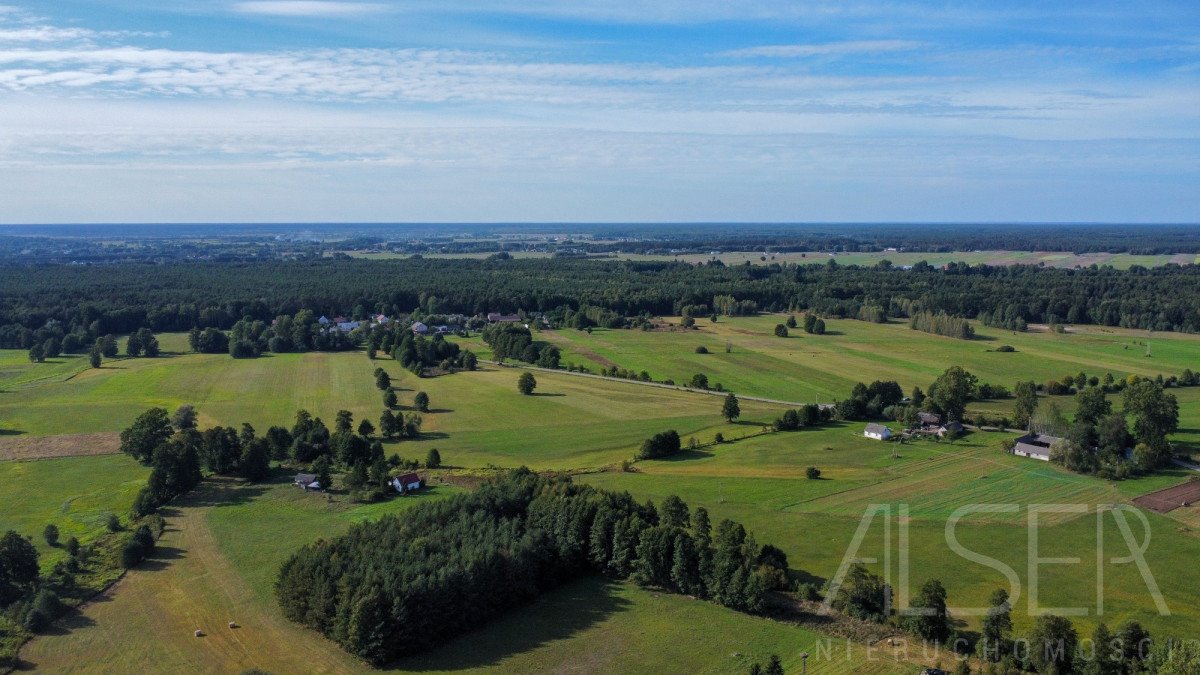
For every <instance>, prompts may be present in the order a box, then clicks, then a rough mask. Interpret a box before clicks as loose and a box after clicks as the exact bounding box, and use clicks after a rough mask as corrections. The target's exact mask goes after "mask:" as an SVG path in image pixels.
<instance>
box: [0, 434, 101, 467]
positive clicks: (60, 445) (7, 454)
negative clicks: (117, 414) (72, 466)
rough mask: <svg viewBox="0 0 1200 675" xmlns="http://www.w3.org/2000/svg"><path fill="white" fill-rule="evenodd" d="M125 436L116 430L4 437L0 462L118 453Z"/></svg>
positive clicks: (1, 437)
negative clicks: (122, 437) (122, 436)
mask: <svg viewBox="0 0 1200 675" xmlns="http://www.w3.org/2000/svg"><path fill="white" fill-rule="evenodd" d="M120 451H121V436H120V434H117V433H115V432H106V433H95V434H61V435H58V436H0V461H11V460H23V459H49V458H51V457H86V456H90V455H115V454H117V453H118V452H120Z"/></svg>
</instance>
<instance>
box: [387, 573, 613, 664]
mask: <svg viewBox="0 0 1200 675" xmlns="http://www.w3.org/2000/svg"><path fill="white" fill-rule="evenodd" d="M619 587H620V584H619V583H617V582H614V581H612V580H609V579H605V578H603V577H588V578H585V579H580V580H577V581H573V582H571V583H568V584H565V585H563V586H561V587H559V588H557V589H555V590H553V591H550V592H548V593H546V594H544V595H542V596H541V597H540V598H538V599H537V600H536V601H534V602H533V603H532V604H530V605H527V606H525V607H520V608H518V609H514V610H512V611H510V612H508V613H507V614H505V615H503V616H501V617H499V618H498V619H496V620H494V621H492V622H491V623H489V624H487V625H486V626H483V627H481V628H479V629H478V630H475V631H472V632H470V633H467V634H465V635H462V636H460V637H458V638H455V639H453V640H451V641H450V642H447V643H445V644H443V645H441V646H439V647H435V648H433V649H431V650H429V651H427V652H424V653H422V654H420V655H416V656H411V657H406V658H403V659H400V660H399V661H396V662H395V663H392V664H390V665H389V666H388V670H403V671H416V672H425V671H439V670H462V669H467V668H483V667H488V666H496V665H499V664H500V663H502V662H503V661H504V660H505V659H507V658H508V657H510V656H512V655H514V654H520V653H523V652H527V651H530V650H533V649H537V648H539V647H542V646H544V645H547V644H549V643H552V642H555V641H558V640H565V639H569V638H571V637H574V636H575V635H576V634H578V633H581V632H583V631H585V630H587V629H589V628H591V627H592V626H595V625H597V624H599V623H600V622H602V621H604V620H605V619H607V618H608V617H610V616H612V615H613V614H616V613H618V612H620V611H622V610H625V609H628V608H629V607H630V606H632V604H633V603H631V602H630V601H629V600H627V599H625V598H623V597H620V596H619V595H617V589H618V588H619Z"/></svg>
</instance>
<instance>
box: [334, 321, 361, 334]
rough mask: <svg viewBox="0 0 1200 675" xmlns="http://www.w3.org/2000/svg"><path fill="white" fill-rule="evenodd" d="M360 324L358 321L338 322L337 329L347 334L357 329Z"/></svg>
mask: <svg viewBox="0 0 1200 675" xmlns="http://www.w3.org/2000/svg"><path fill="white" fill-rule="evenodd" d="M360 324H361V322H359V321H339V322H338V325H337V327H338V330H340V331H342V332H343V333H349V332H350V331H352V330H354V329H355V328H358V327H359V325H360Z"/></svg>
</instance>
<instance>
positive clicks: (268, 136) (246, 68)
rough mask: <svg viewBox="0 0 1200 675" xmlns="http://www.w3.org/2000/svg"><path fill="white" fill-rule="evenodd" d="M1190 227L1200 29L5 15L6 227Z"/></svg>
mask: <svg viewBox="0 0 1200 675" xmlns="http://www.w3.org/2000/svg"><path fill="white" fill-rule="evenodd" d="M647 220H648V221H826V222H829V221H835V222H836V221H966V222H978V221H987V222H995V221H1039V222H1043V221H1075V222H1078V221H1105V222H1153V221H1171V222H1196V221H1200V3H1197V2H1195V1H1194V0H1191V1H1185V2H1154V1H1147V2H1139V3H1129V2H1104V1H1103V0H1101V1H1097V2H1070V1H1064V2H1044V1H1040V2H1021V1H1018V2H1004V3H953V2H889V1H867V2H859V1H857V0H845V1H840V2H805V1H801V0H794V1H790V2H774V1H766V0H758V1H749V2H736V1H732V0H726V1H717V0H689V1H687V2H684V1H680V0H658V1H653V0H572V1H571V2H565V1H564V2H553V1H550V0H531V1H529V2H507V1H505V0H476V1H475V2H470V3H456V2H451V1H449V0H414V1H411V2H410V1H389V0H378V1H374V2H368V1H362V2H349V1H346V2H342V1H336V0H327V1H326V0H321V1H301V0H244V1H243V0H157V1H155V2H149V1H147V2H133V1H131V0H104V1H100V0H56V1H55V2H53V3H51V2H28V3H22V2H14V0H0V223H3V222H9V223H16V222H180V221H182V222H194V221H647Z"/></svg>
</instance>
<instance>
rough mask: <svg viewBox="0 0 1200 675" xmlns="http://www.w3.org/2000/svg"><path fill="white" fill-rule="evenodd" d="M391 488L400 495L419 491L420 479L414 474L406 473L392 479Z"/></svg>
mask: <svg viewBox="0 0 1200 675" xmlns="http://www.w3.org/2000/svg"><path fill="white" fill-rule="evenodd" d="M392 487H394V488H396V492H399V493H401V494H403V493H405V492H412V491H413V490H420V489H421V477H420V476H418V475H417V474H415V473H406V474H404V475H403V476H396V477H395V478H393V479H392Z"/></svg>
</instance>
